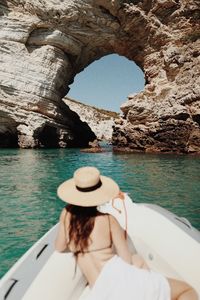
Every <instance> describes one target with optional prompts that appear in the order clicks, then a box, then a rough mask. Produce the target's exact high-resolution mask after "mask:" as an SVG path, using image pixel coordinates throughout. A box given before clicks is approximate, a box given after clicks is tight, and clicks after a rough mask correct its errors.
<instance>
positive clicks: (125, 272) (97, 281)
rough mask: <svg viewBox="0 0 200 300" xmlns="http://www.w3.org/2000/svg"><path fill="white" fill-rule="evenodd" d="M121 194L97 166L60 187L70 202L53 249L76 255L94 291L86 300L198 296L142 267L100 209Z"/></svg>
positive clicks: (194, 299)
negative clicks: (99, 207)
mask: <svg viewBox="0 0 200 300" xmlns="http://www.w3.org/2000/svg"><path fill="white" fill-rule="evenodd" d="M118 195H120V196H122V193H121V192H120V190H119V187H118V185H117V183H116V182H114V181H113V180H112V179H111V178H109V177H106V176H102V175H100V172H99V171H98V169H96V168H94V167H83V168H79V169H78V170H76V172H75V173H74V176H73V178H72V179H69V180H67V181H65V182H64V183H62V184H61V185H60V186H59V188H58V196H59V197H60V198H61V199H62V200H63V201H65V202H67V203H69V204H70V205H68V206H67V207H66V208H64V209H63V211H62V212H61V215H60V225H59V231H58V235H57V238H56V242H55V248H56V250H57V251H60V252H63V251H65V250H67V249H68V250H69V251H71V252H73V253H74V256H75V258H76V263H77V264H78V266H79V267H80V269H81V271H82V272H83V274H84V275H85V277H86V279H87V281H88V283H89V287H90V289H91V291H90V293H89V296H88V298H87V299H93V300H103V299H109V300H122V299H126V300H129V299H130V300H131V299H136V300H170V299H172V300H176V299H177V300H197V299H198V297H197V294H196V292H195V291H194V290H193V289H192V288H191V287H190V286H189V285H188V284H186V283H184V282H181V281H177V280H174V279H166V278H165V277H164V276H162V275H161V274H158V273H155V272H153V271H150V270H144V269H142V268H139V266H141V267H143V265H144V264H143V262H142V261H141V260H138V259H134V260H133V259H132V254H131V252H130V250H129V248H128V244H127V241H126V239H125V235H124V231H123V229H122V228H121V226H120V225H119V223H118V222H117V220H116V219H115V218H114V217H113V216H111V215H108V214H103V213H100V212H99V211H98V210H97V206H98V205H102V204H104V203H106V202H108V201H110V200H111V199H114V198H116V197H118ZM136 265H137V266H136Z"/></svg>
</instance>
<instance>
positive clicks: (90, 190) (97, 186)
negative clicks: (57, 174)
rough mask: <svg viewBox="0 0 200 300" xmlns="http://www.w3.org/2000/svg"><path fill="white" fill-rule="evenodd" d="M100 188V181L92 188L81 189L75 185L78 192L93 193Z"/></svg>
mask: <svg viewBox="0 0 200 300" xmlns="http://www.w3.org/2000/svg"><path fill="white" fill-rule="evenodd" d="M101 186H102V182H101V180H99V182H98V183H97V184H95V185H93V186H89V187H85V188H81V187H79V186H77V185H76V188H77V190H78V191H80V192H93V191H95V190H97V189H98V188H100V187H101Z"/></svg>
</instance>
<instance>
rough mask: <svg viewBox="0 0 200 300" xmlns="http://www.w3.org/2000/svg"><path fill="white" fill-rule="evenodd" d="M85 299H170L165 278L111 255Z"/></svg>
mask: <svg viewBox="0 0 200 300" xmlns="http://www.w3.org/2000/svg"><path fill="white" fill-rule="evenodd" d="M84 299H85V298H84ZM86 299H87V300H170V299H171V297H170V287H169V283H168V281H167V279H166V278H165V277H164V276H162V275H161V274H159V273H156V272H153V271H149V270H144V269H139V268H137V267H134V266H133V265H130V264H128V263H126V262H124V261H123V260H122V259H121V258H120V257H119V256H117V255H115V256H113V257H112V258H111V259H110V260H109V261H108V262H107V263H106V264H105V265H104V267H103V269H102V271H101V273H100V275H99V277H98V278H97V280H96V282H95V284H94V286H93V287H92V288H91V289H90V291H89V294H88V295H87V297H86Z"/></svg>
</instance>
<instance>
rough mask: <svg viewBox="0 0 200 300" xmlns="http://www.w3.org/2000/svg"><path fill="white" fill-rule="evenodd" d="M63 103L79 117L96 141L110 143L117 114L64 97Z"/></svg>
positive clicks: (117, 117)
mask: <svg viewBox="0 0 200 300" xmlns="http://www.w3.org/2000/svg"><path fill="white" fill-rule="evenodd" d="M63 101H64V102H65V103H66V104H67V105H68V106H69V108H70V109H71V110H73V111H74V112H76V113H77V114H78V115H79V116H80V119H81V121H83V122H86V123H87V124H88V125H89V127H90V128H91V129H92V131H93V132H94V133H95V135H96V137H97V139H99V140H107V141H111V139H112V133H113V126H114V123H115V120H119V114H117V113H116V112H112V111H107V110H104V109H99V108H97V107H94V106H90V105H86V104H83V103H81V102H78V101H75V100H73V99H70V98H68V97H65V98H64V99H63Z"/></svg>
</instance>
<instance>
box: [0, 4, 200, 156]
mask: <svg viewBox="0 0 200 300" xmlns="http://www.w3.org/2000/svg"><path fill="white" fill-rule="evenodd" d="M0 11H1V13H0V38H1V39H0V55H1V65H0V85H1V92H0V102H1V111H2V112H4V113H6V114H7V115H8V116H9V118H11V119H14V120H15V122H16V123H17V124H18V126H17V132H18V144H19V146H21V147H40V146H45V145H49V144H51V143H49V142H48V141H47V140H46V139H45V138H44V132H45V130H47V129H48V130H47V131H48V137H49V138H51V132H52V133H53V136H54V137H55V135H57V142H56V143H57V145H58V146H60V147H69V146H71V145H80V146H81V145H84V146H85V145H86V144H87V143H88V141H89V140H92V139H93V138H94V135H93V134H92V132H90V130H89V128H88V127H87V125H86V124H82V123H81V122H80V120H79V118H78V116H77V115H76V114H74V113H72V112H71V111H70V110H69V109H68V108H67V107H66V106H65V105H64V104H63V103H62V101H61V99H62V97H63V96H64V95H65V94H66V93H67V91H68V85H69V84H71V83H72V82H73V78H74V76H75V75H76V74H77V73H79V72H80V71H82V70H83V69H84V68H85V67H86V66H87V65H89V64H90V63H91V62H93V61H94V60H96V59H99V58H100V57H102V56H104V55H107V54H111V53H117V54H119V55H123V56H125V57H127V58H129V59H130V60H133V61H135V62H136V63H137V64H138V66H139V67H140V68H141V69H142V70H143V71H144V74H145V79H146V85H145V89H144V91H143V92H141V93H139V94H137V95H135V96H130V97H129V99H128V101H127V102H126V103H125V104H123V105H122V107H121V108H122V111H123V113H124V117H123V118H122V119H121V120H120V121H119V122H118V124H116V126H115V129H114V134H113V143H114V145H115V146H116V147H117V149H119V150H120V148H121V147H123V148H126V149H128V151H135V150H139V151H147V152H148V151H149V152H150V151H158V152H162V151H164V152H166V151H170V152H184V153H188V152H200V122H199V120H200V90H199V85H200V82H199V80H200V79H199V78H200V76H199V49H200V47H199V37H200V29H199V27H198V25H199V19H200V10H199V6H198V1H195V0H190V1H188V0H183V1H179V0H151V1H146V0H143V1H140V0H134V1H130V0H127V1H122V0H112V1H110V0H95V1H94V0H87V1H85V0H62V1H61V0H48V1H47V0H35V1H34V2H33V1H31V0H3V1H1V4H0ZM10 126H11V125H10ZM41 128H46V129H45V130H43V134H41V130H40V129H41ZM50 128H51V130H50ZM39 133H40V134H39ZM40 136H42V139H43V140H45V145H43V143H42V142H41V140H40ZM80 136H81V139H80Z"/></svg>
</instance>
